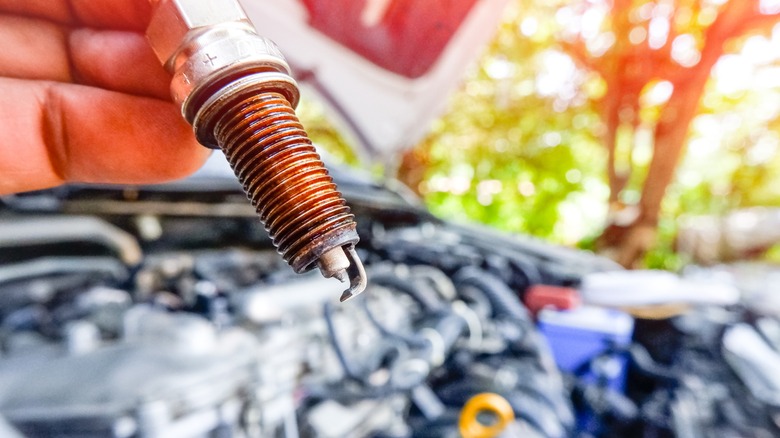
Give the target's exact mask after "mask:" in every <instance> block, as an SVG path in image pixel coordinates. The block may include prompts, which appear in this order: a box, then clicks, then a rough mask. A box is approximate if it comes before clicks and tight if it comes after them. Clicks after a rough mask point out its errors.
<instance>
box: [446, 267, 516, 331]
mask: <svg viewBox="0 0 780 438" xmlns="http://www.w3.org/2000/svg"><path fill="white" fill-rule="evenodd" d="M453 280H454V282H455V285H456V286H459V287H460V288H462V287H465V286H471V287H474V288H476V289H478V290H480V291H481V292H482V293H484V294H485V295H486V296H487V298H488V300H489V301H490V304H491V306H492V307H493V313H494V314H495V316H496V317H498V318H509V319H511V320H513V321H517V322H520V321H525V322H530V316H529V314H528V309H526V308H525V306H524V305H523V304H522V302H520V298H519V297H518V296H517V294H516V293H515V292H514V291H513V290H512V289H510V288H509V286H507V285H506V283H504V282H503V281H501V280H500V279H499V278H497V277H496V276H495V275H493V274H490V273H488V272H486V271H484V270H482V269H479V268H476V267H473V266H467V267H465V268H462V269H461V270H459V271H458V272H457V273H456V274H455V276H454V277H453Z"/></svg>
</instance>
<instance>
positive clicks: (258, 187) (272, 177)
mask: <svg viewBox="0 0 780 438" xmlns="http://www.w3.org/2000/svg"><path fill="white" fill-rule="evenodd" d="M221 107H222V108H221V110H220V114H218V115H217V119H216V123H215V125H214V134H215V137H216V140H217V142H218V144H219V146H220V148H221V149H222V150H223V151H224V153H225V156H226V157H227V159H228V161H229V162H230V165H231V167H232V168H233V171H234V172H235V174H236V176H237V177H238V179H239V181H240V182H241V184H242V185H243V187H244V191H245V192H246V194H247V196H248V197H249V199H250V201H251V202H252V205H253V206H254V207H255V209H256V210H257V212H258V214H259V215H260V220H261V221H262V222H263V224H264V225H265V228H266V230H267V231H268V233H269V235H270V236H271V239H272V240H273V243H274V245H275V246H276V247H277V249H278V251H279V253H280V254H281V255H282V257H283V258H284V259H285V261H287V262H288V263H289V264H290V266H292V268H293V270H295V272H298V273H300V272H304V271H307V270H309V269H311V268H313V267H315V266H316V265H317V262H318V261H319V260H320V258H321V257H322V256H323V254H325V253H326V252H328V251H329V250H331V249H333V248H340V247H345V246H348V247H350V248H351V247H352V246H354V245H355V244H356V243H357V242H358V235H357V231H356V225H355V221H354V216H353V215H352V214H351V213H350V209H349V207H348V206H347V205H346V202H345V201H344V199H343V198H342V197H341V194H340V193H339V192H338V191H337V189H336V185H335V184H334V183H333V180H332V178H331V177H330V175H329V174H328V171H327V170H326V169H325V166H324V165H323V163H322V160H321V159H320V156H319V155H318V154H317V152H316V150H315V149H314V146H313V145H312V143H311V140H309V138H308V136H307V135H306V132H305V131H304V129H303V126H302V125H301V123H300V122H299V120H298V117H297V116H296V115H295V112H294V110H293V108H292V106H291V105H290V102H289V101H288V100H287V99H286V98H285V97H284V96H283V95H282V94H279V93H276V92H271V91H265V92H260V93H248V94H244V95H239V96H236V97H235V98H233V99H231V100H230V101H229V102H225V103H224V104H223V105H221ZM321 269H322V267H321ZM334 276H336V275H335V274H334Z"/></svg>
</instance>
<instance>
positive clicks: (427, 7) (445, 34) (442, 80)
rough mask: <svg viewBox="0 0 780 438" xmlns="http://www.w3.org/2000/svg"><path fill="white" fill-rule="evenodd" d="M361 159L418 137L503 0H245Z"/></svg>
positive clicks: (382, 155) (379, 156) (483, 39)
mask: <svg viewBox="0 0 780 438" xmlns="http://www.w3.org/2000/svg"><path fill="white" fill-rule="evenodd" d="M242 4H243V6H244V8H245V9H246V11H247V13H248V14H249V16H250V18H251V20H252V22H253V23H254V24H255V26H256V27H257V28H258V30H259V31H260V33H261V34H262V35H264V36H266V37H268V38H271V39H272V40H274V42H276V43H277V44H278V45H279V47H280V48H281V49H282V52H283V53H284V54H285V56H286V57H287V60H288V61H289V62H290V64H291V66H292V68H293V74H294V75H295V76H296V79H297V80H298V81H299V83H300V84H301V85H302V86H303V88H304V89H305V90H306V91H307V92H309V91H310V92H313V93H314V94H316V95H318V96H319V97H320V98H321V99H322V101H323V102H325V103H326V104H327V106H328V107H329V109H330V110H331V111H332V115H333V121H334V122H335V123H337V124H338V125H340V126H339V127H340V128H342V132H345V133H347V134H348V136H349V137H351V140H352V143H353V144H354V145H356V147H357V152H358V154H359V155H360V156H361V158H362V159H365V160H375V161H383V160H386V159H390V158H392V157H393V156H395V155H397V153H398V152H399V151H402V150H403V149H405V148H408V147H411V146H413V145H414V144H415V143H416V142H418V141H419V140H420V138H421V137H422V136H423V135H425V133H426V132H427V130H428V128H429V125H430V123H431V121H432V120H433V119H434V118H435V117H437V116H438V115H439V114H440V113H441V111H442V110H443V108H444V105H445V102H446V97H447V95H448V94H449V93H450V92H451V91H452V90H453V89H454V88H455V87H456V86H457V84H458V82H459V80H460V79H461V78H462V76H463V74H464V72H465V70H466V67H467V66H468V65H469V64H470V63H471V62H472V61H473V60H474V59H475V58H476V57H477V56H478V54H479V52H480V50H481V49H482V48H483V47H484V45H485V44H486V43H487V42H488V41H489V39H490V38H491V37H492V35H493V34H494V32H495V30H496V28H497V23H498V21H499V19H500V17H501V13H502V11H503V9H504V7H505V5H506V4H507V0H491V1H478V0H457V1H432V0H366V1H348V0H275V1H273V2H268V1H260V0H243V1H242Z"/></svg>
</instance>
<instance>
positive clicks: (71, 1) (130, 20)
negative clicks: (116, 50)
mask: <svg viewBox="0 0 780 438" xmlns="http://www.w3.org/2000/svg"><path fill="white" fill-rule="evenodd" d="M0 13H9V14H19V15H25V16H29V17H36V18H44V19H47V20H51V21H56V22H59V23H63V24H69V25H75V26H86V27H95V28H101V29H121V30H135V31H143V30H145V29H146V26H147V25H148V24H149V18H150V17H151V13H152V7H151V5H150V4H149V0H0Z"/></svg>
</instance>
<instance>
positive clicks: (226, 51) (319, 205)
mask: <svg viewBox="0 0 780 438" xmlns="http://www.w3.org/2000/svg"><path fill="white" fill-rule="evenodd" d="M150 1H151V3H152V5H153V6H154V7H155V11H154V14H153V16H152V20H151V22H150V24H149V27H148V29H147V31H146V35H147V38H148V40H149V42H150V44H151V46H152V49H153V50H154V52H155V54H156V55H157V58H158V59H159V60H160V63H161V64H162V65H163V66H164V67H165V68H166V70H168V72H169V73H171V75H172V80H171V96H172V99H173V101H174V102H175V103H176V104H177V105H179V106H180V107H181V112H182V116H183V117H184V118H185V120H187V122H189V123H190V124H191V125H192V127H193V130H194V132H195V136H196V138H197V140H198V141H199V142H200V143H201V144H202V145H204V146H206V147H210V148H214V149H222V150H223V151H224V152H225V155H226V157H227V158H228V161H229V162H230V164H231V167H232V168H233V170H234V172H235V173H236V176H237V177H238V178H239V180H240V181H241V183H242V185H243V187H244V190H245V191H246V192H247V196H248V197H249V199H250V200H251V202H252V204H253V205H254V206H255V208H256V209H257V211H258V214H259V215H260V219H261V221H262V222H263V223H264V224H265V227H266V229H267V230H268V232H269V234H270V236H271V238H272V240H273V241H274V244H275V245H276V246H277V249H278V250H279V252H280V253H281V254H282V256H283V257H284V259H285V260H286V261H287V262H288V263H289V264H290V265H291V266H292V268H293V269H294V270H295V271H296V272H299V273H300V272H304V271H308V270H310V269H312V268H314V267H319V268H320V271H321V272H322V274H323V275H324V276H326V277H335V278H338V279H339V280H342V281H345V280H347V279H348V280H349V283H350V286H349V288H348V289H347V290H346V291H345V292H344V295H342V297H341V300H342V301H344V300H346V299H348V298H350V297H351V296H354V295H357V294H358V293H360V292H362V291H363V289H364V288H365V285H366V275H365V270H364V269H363V266H362V263H361V261H360V259H359V258H358V256H357V253H356V252H355V248H354V246H355V244H357V242H358V240H359V238H358V235H357V231H356V225H355V222H354V216H353V215H351V214H350V213H349V208H348V207H347V206H346V202H345V201H344V200H343V199H342V198H341V194H340V193H339V192H338V191H336V186H335V184H333V182H332V179H331V178H330V176H329V175H328V173H327V170H325V167H324V165H323V164H322V162H321V160H320V157H319V155H317V153H316V151H315V150H314V147H313V146H312V144H311V141H310V140H309V138H308V136H307V135H306V132H305V131H304V129H303V127H302V126H301V125H300V122H299V121H298V119H297V117H296V116H295V112H294V111H293V109H294V108H295V107H296V106H297V104H298V100H299V97H300V94H299V91H298V85H297V84H296V82H295V80H294V79H293V78H292V77H291V76H290V74H291V73H290V67H289V65H288V64H287V61H286V60H285V59H284V56H283V55H282V53H281V52H280V51H279V49H278V47H277V46H276V45H275V44H274V43H273V42H271V41H270V40H268V39H265V38H262V37H260V36H259V35H258V34H257V32H256V31H255V28H254V27H253V26H252V24H251V22H250V21H249V19H248V17H247V16H246V13H245V12H244V10H243V9H242V8H241V5H240V4H239V3H238V1H237V0H150Z"/></svg>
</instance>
